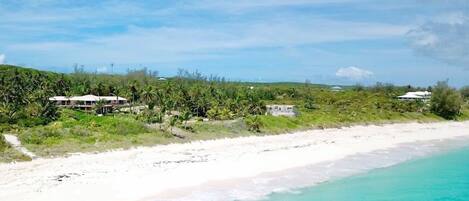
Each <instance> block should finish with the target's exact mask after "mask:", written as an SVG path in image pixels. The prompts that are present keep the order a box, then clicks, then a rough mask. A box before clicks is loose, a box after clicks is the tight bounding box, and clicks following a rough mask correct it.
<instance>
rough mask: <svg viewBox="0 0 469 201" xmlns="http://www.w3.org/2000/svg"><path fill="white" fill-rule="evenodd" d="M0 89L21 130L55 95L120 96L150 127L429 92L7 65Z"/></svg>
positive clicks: (42, 119)
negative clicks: (140, 109)
mask: <svg viewBox="0 0 469 201" xmlns="http://www.w3.org/2000/svg"><path fill="white" fill-rule="evenodd" d="M0 86H1V88H0V103H1V104H0V123H8V124H21V125H26V126H31V125H37V124H46V123H48V122H50V121H53V120H55V119H56V118H57V117H58V112H57V108H56V107H55V105H53V104H51V103H50V102H49V101H48V98H49V97H51V96H56V95H62V96H73V95H85V94H94V95H99V96H123V97H125V98H127V99H128V100H129V102H130V103H131V104H132V105H138V104H145V105H148V106H149V109H148V112H147V113H145V115H146V116H144V117H143V119H145V120H148V121H152V119H153V118H154V117H155V116H161V115H162V114H165V113H168V112H170V111H178V112H180V113H181V114H184V115H186V116H187V117H189V116H192V117H208V118H211V119H233V118H237V117H246V116H249V115H258V114H263V113H265V104H266V103H269V102H276V103H294V104H297V105H299V107H300V108H302V109H305V110H314V109H318V108H320V107H324V106H327V107H329V106H333V107H336V108H342V109H343V110H344V111H350V112H356V110H360V108H366V107H373V108H375V109H376V108H381V109H385V110H392V111H398V112H407V111H419V110H421V103H416V104H413V103H410V104H409V103H400V102H398V101H397V100H395V97H396V96H397V95H402V94H403V93H405V92H407V91H414V90H432V89H431V87H429V88H420V89H419V88H414V87H412V86H394V85H391V84H382V83H377V84H376V85H375V86H372V87H364V86H359V85H357V86H351V87H344V89H345V92H343V93H341V94H340V95H338V94H337V93H334V92H331V91H330V90H329V88H328V87H325V86H321V85H312V84H310V83H309V82H305V83H304V84H303V83H296V84H295V83H278V84H275V83H270V84H266V83H264V84H261V83H243V82H230V81H226V80H225V79H224V78H221V77H217V76H204V75H202V74H201V73H199V72H188V71H185V70H179V71H178V74H177V76H175V77H171V78H166V79H159V77H158V73H157V72H155V71H150V70H148V69H141V70H129V71H128V72H127V73H126V74H97V73H89V72H85V71H84V70H83V69H82V68H75V71H74V72H73V73H70V74H59V73H52V72H45V71H38V70H34V69H28V68H21V67H17V66H9V65H0ZM468 91H469V88H467V87H466V88H463V89H462V90H461V92H462V94H464V96H465V97H466V98H467V97H468V96H469V95H468V94H469V92H468ZM419 104H420V105H419ZM155 121H158V120H155Z"/></svg>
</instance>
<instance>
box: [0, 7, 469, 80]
mask: <svg viewBox="0 0 469 201" xmlns="http://www.w3.org/2000/svg"><path fill="white" fill-rule="evenodd" d="M0 63H8V64H17V65H25V66H30V67H35V68H39V69H46V70H53V71H59V72H70V71H71V70H72V69H73V66H74V65H75V64H78V65H83V66H85V68H86V69H87V70H89V71H98V72H108V73H110V72H111V71H113V72H125V71H126V69H128V68H140V67H149V68H151V69H153V70H158V71H159V72H160V74H162V75H173V74H175V73H176V72H177V69H178V68H184V69H188V70H196V69H197V70H199V71H201V72H203V73H205V74H215V75H219V76H224V77H226V78H228V79H231V80H245V81H264V82H265V81H298V82H302V81H304V80H305V79H309V80H311V82H313V83H328V84H355V83H362V84H372V83H375V82H378V81H380V82H389V83H394V84H400V85H404V84H412V85H420V86H427V85H431V84H433V83H434V82H436V81H437V80H445V79H449V81H450V83H451V84H452V85H454V86H462V85H469V0H374V1H371V0H226V1H220V0H199V1H196V0H166V1H163V0H160V1H156V0H146V1H143V0H132V1H131V0H129V1H115V0H110V1H104V0H103V1H91V0H0ZM111 63H113V64H114V67H113V68H111V67H110V66H111Z"/></svg>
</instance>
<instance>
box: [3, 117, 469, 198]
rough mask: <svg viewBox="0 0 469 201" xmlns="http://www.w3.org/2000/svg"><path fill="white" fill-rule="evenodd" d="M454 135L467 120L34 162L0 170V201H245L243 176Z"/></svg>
mask: <svg viewBox="0 0 469 201" xmlns="http://www.w3.org/2000/svg"><path fill="white" fill-rule="evenodd" d="M458 137H469V122H439V123H402V124H388V125H381V126H375V125H370V126H354V127H347V128H341V129H325V130H309V131H302V132H296V133H292V134H283V135H275V136H262V137H242V138H234V139H220V140H211V141H199V142H192V143H187V144H171V145H161V146H155V147H140V148H134V149H130V150H119V151H110V152H104V153H98V154H76V155H72V156H69V157H65V158H52V159H36V160H33V161H31V162H21V163H10V164H1V165H0V200H2V201H19V200H24V201H36V200H37V201H55V200H57V201H59V200H60V201H63V200H68V201H74V200H76V201H83V200H86V201H94V200H96V201H106V200H109V201H117V200H119V201H138V200H151V201H156V200H211V199H210V192H208V193H207V194H206V195H207V196H206V197H197V198H190V196H191V192H192V191H194V190H197V191H199V192H200V191H203V190H204V189H210V188H208V187H207V186H214V185H220V186H227V187H229V188H231V191H228V192H231V194H230V195H226V196H227V197H228V198H230V199H232V198H236V199H250V198H253V197H252V196H251V195H245V194H243V193H238V194H236V191H235V190H234V189H235V187H236V186H237V185H243V183H242V181H243V178H255V177H256V176H258V175H262V174H268V173H275V172H281V171H285V170H288V169H291V168H298V167H303V166H308V165H313V164H319V163H323V162H326V161H339V160H341V159H343V158H346V157H348V156H352V155H356V154H363V153H369V152H373V151H376V150H384V149H392V148H394V147H397V146H399V145H402V144H405V143H416V146H418V144H419V143H420V142H425V141H432V140H449V139H455V138H458ZM422 144H423V143H422ZM422 146H423V145H422ZM256 182H259V183H262V182H266V181H256ZM257 196H258V195H257ZM212 200H213V199H212ZM215 200H217V199H215Z"/></svg>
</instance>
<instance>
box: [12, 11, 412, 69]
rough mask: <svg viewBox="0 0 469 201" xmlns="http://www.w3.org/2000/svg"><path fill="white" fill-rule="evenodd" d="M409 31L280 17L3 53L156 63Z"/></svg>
mask: <svg viewBox="0 0 469 201" xmlns="http://www.w3.org/2000/svg"><path fill="white" fill-rule="evenodd" d="M292 21H293V22H292ZM338 30H341V31H338ZM408 30H409V27H407V26H397V25H389V24H380V23H359V22H343V21H333V20H325V19H316V20H310V19H304V20H301V19H297V20H296V21H295V20H288V19H282V20H272V21H270V22H264V21H262V22H249V23H231V24H217V25H212V26H210V27H202V28H193V27H160V28H141V27H129V29H128V31H127V32H124V33H121V34H114V35H110V36H102V37H93V38H89V39H86V40H84V41H80V42H56V41H46V42H38V43H16V44H11V45H8V46H7V49H8V50H9V51H12V52H13V51H14V52H29V53H34V54H42V55H43V57H49V55H62V57H61V59H64V60H65V59H68V60H69V61H76V59H78V58H80V59H81V60H86V61H91V62H110V61H113V62H154V61H156V60H159V61H161V60H167V59H171V58H174V57H184V56H186V55H187V54H191V55H193V56H197V55H198V54H199V56H200V54H204V55H206V54H213V53H217V54H218V53H219V52H220V51H230V50H236V49H245V48H272V47H295V46H301V45H308V44H315V43H323V42H340V41H352V40H368V39H378V38H388V37H399V36H402V35H405V33H407V31H408ZM77 52H80V55H77V54H76V53H77ZM98 55H99V56H98ZM122 55H125V56H122ZM67 57H68V58H67Z"/></svg>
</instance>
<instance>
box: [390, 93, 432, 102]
mask: <svg viewBox="0 0 469 201" xmlns="http://www.w3.org/2000/svg"><path fill="white" fill-rule="evenodd" d="M431 97H432V92H428V91H415V92H407V93H406V94H405V95H402V96H398V97H397V98H398V99H399V100H402V101H415V100H422V101H425V102H426V101H429V100H430V98H431Z"/></svg>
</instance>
